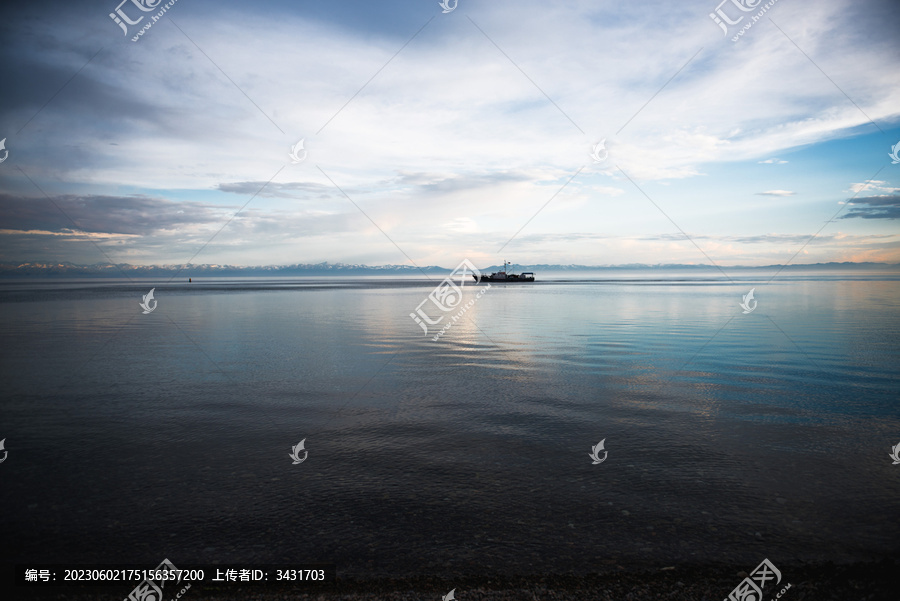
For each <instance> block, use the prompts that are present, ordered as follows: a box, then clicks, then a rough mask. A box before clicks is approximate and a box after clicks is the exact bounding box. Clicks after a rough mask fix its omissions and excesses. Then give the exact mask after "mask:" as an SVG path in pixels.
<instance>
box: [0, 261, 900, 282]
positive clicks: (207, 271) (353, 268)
mask: <svg viewBox="0 0 900 601" xmlns="http://www.w3.org/2000/svg"><path fill="white" fill-rule="evenodd" d="M479 270H480V271H481V272H482V273H492V272H494V271H500V270H502V266H499V265H491V266H487V267H479ZM513 271H514V272H519V271H533V272H535V273H536V274H537V275H538V277H540V276H541V274H544V275H546V274H554V275H561V274H573V275H575V274H584V273H622V272H642V273H654V272H660V273H675V272H686V271H689V272H692V273H705V272H709V273H718V274H723V272H724V273H725V274H727V273H729V272H741V273H757V272H766V273H770V274H774V273H778V272H785V271H790V272H798V271H806V272H829V271H830V272H835V271H840V272H847V273H849V272H868V273H871V272H896V273H900V264H896V263H850V262H844V263H812V264H800V265H763V266H746V265H722V266H715V265H682V264H658V265H646V264H631V265H593V266H591V265H546V264H542V265H518V264H514V265H513ZM452 272H453V270H452V269H449V268H445V267H440V266H435V265H429V266H427V267H421V268H419V267H414V266H411V265H374V266H370V265H348V264H344V263H317V264H296V265H269V266H238V265H218V264H205V265H130V264H127V263H118V264H94V265H75V264H70V263H20V264H11V263H0V278H2V279H11V278H29V279H30V278H47V279H53V278H110V279H121V278H123V277H136V278H175V277H177V278H178V279H179V280H181V279H184V280H187V279H188V278H202V277H207V278H210V277H211V278H223V277H278V278H286V277H351V276H357V277H360V276H385V277H398V276H417V275H418V276H444V275H447V274H450V273H452Z"/></svg>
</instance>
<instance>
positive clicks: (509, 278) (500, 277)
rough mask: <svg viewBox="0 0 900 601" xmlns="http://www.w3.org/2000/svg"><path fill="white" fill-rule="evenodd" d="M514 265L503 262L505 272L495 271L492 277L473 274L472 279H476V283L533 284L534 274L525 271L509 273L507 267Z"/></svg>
mask: <svg viewBox="0 0 900 601" xmlns="http://www.w3.org/2000/svg"><path fill="white" fill-rule="evenodd" d="M508 265H512V263H507V262H506V261H503V271H495V272H494V273H492V274H491V275H480V276H479V275H475V274H472V277H473V278H475V281H476V282H491V283H494V282H510V283H515V282H533V281H534V273H532V272H530V271H524V272H522V273H509V272H508V271H507V266H508Z"/></svg>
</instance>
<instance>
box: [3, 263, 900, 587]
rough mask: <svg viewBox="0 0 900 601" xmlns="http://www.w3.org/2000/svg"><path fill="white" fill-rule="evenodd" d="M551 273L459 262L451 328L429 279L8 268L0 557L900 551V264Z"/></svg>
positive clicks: (751, 556) (364, 566) (545, 567)
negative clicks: (756, 271)
mask: <svg viewBox="0 0 900 601" xmlns="http://www.w3.org/2000/svg"><path fill="white" fill-rule="evenodd" d="M569 277H571V276H569ZM538 278H539V281H538V282H536V283H534V284H520V285H506V286H504V285H498V284H495V285H492V286H491V287H490V289H487V290H485V288H484V287H483V286H482V287H476V286H474V285H468V286H466V287H464V288H463V296H464V302H467V301H473V302H472V304H471V307H470V308H469V309H468V311H467V312H466V313H465V316H464V317H463V318H461V319H460V320H459V321H457V322H456V323H455V324H454V325H453V326H452V327H451V328H450V329H449V330H447V331H446V333H445V334H444V335H443V336H442V337H441V338H440V339H439V340H437V341H435V340H433V336H432V335H428V336H426V335H425V334H423V332H422V330H421V329H420V327H419V326H418V325H416V323H415V322H414V321H413V319H412V318H411V317H410V313H412V312H413V311H414V310H415V309H416V307H417V306H418V305H419V304H420V303H421V302H422V301H423V300H425V299H426V297H427V295H428V294H429V293H430V292H431V290H432V288H433V287H434V285H435V284H436V281H432V282H429V281H426V280H425V279H424V278H421V279H420V280H412V279H409V280H402V281H392V280H389V279H377V278H369V279H334V278H332V279H294V280H262V279H259V280H253V279H248V280H232V281H210V280H207V281H204V282H194V283H191V284H187V283H186V282H185V283H178V284H160V283H159V282H150V281H147V282H125V283H123V282H121V281H116V282H108V281H106V282H99V281H75V282H73V281H67V282H52V281H44V282H31V283H21V282H4V283H0V309H2V314H3V326H2V327H3V330H2V335H3V340H2V349H3V351H2V352H3V361H2V367H0V370H2V372H0V373H2V381H3V389H4V392H3V405H2V415H0V438H5V439H6V450H7V451H8V457H7V459H6V461H4V462H3V463H2V464H0V506H2V507H3V510H2V512H0V529H2V531H3V532H4V536H3V538H4V541H5V544H4V545H3V548H2V550H0V560H2V561H4V562H16V563H19V562H22V561H25V560H28V561H33V562H38V561H45V562H63V561H69V562H72V561H77V562H99V563H127V562H136V563H137V562H140V563H146V564H148V565H149V564H152V565H153V566H155V565H157V564H158V563H159V561H160V560H161V559H162V558H163V557H168V558H169V559H171V560H172V562H173V563H174V564H175V565H181V564H189V563H212V562H256V563H281V562H304V561H305V562H334V563H335V564H336V565H337V568H338V573H339V574H347V575H351V574H352V575H362V576H366V575H371V576H375V575H385V574H392V575H410V574H423V573H432V574H442V575H452V574H473V575H476V574H485V573H494V572H504V573H521V574H534V573H546V572H561V571H570V570H571V571H576V572H586V571H596V570H602V569H605V568H608V567H611V566H612V567H614V566H616V565H623V566H626V567H630V566H644V565H647V566H662V565H672V564H675V563H684V562H691V563H698V564H702V563H713V562H728V563H733V564H734V566H735V569H736V570H737V569H745V570H749V569H751V568H752V567H753V566H755V565H757V564H758V563H759V561H760V560H761V559H762V558H763V557H768V558H769V559H770V560H772V561H773V562H774V563H775V564H776V565H779V564H781V563H792V562H799V561H807V560H810V561H811V560H832V561H838V562H841V561H851V560H859V559H879V558H882V557H884V556H887V555H895V554H896V553H898V551H900V527H898V521H897V516H898V510H900V465H892V461H891V459H890V457H889V456H888V455H889V453H890V451H891V447H892V446H893V445H895V444H898V443H900V381H898V365H900V336H898V333H900V332H898V330H900V300H898V299H900V295H898V292H900V282H898V278H897V277H896V276H885V277H879V276H871V277H869V276H866V277H846V276H826V275H815V274H813V275H805V276H804V275H797V274H792V275H790V276H779V277H778V278H776V279H775V280H774V281H772V282H771V283H766V281H765V279H758V278H757V279H754V278H753V277H747V278H745V280H742V281H736V282H729V281H708V280H703V279H698V278H696V277H694V278H693V279H692V276H686V277H685V278H676V279H670V280H668V281H658V280H657V281H650V280H648V279H647V276H645V275H644V276H636V278H634V279H630V280H629V279H628V278H618V279H619V280H623V279H624V280H625V281H610V280H608V279H607V280H600V279H596V278H595V279H581V280H577V281H549V280H552V278H550V279H549V280H548V279H547V278H545V279H541V274H538ZM641 278H643V279H641ZM154 286H155V288H156V289H155V298H156V300H157V301H158V303H159V304H158V306H157V309H156V310H154V311H153V312H152V313H150V314H147V315H144V314H142V313H141V309H140V307H139V306H138V303H139V302H140V300H141V296H142V295H144V294H146V293H147V292H148V291H149V289H150V288H151V287H154ZM752 287H755V288H756V290H755V299H756V300H757V301H758V303H759V304H758V306H757V308H756V309H755V310H754V311H753V312H751V313H749V314H743V313H742V310H741V307H740V306H739V303H740V302H741V298H742V296H743V295H744V294H746V293H747V292H748V291H749V289H750V288H752ZM482 291H483V294H482V295H481V296H480V297H477V300H476V295H478V293H479V292H482ZM445 321H446V320H445ZM432 334H434V329H433V328H432ZM301 439H305V441H306V442H305V448H306V450H307V451H308V453H309V455H308V459H307V460H306V461H304V462H303V463H300V464H297V465H295V464H294V463H293V461H292V459H291V458H290V457H289V454H290V452H291V447H293V446H294V445H296V444H297V443H298V442H300V440H301ZM601 440H605V451H606V452H607V453H608V455H607V456H606V457H607V458H606V460H605V461H603V462H602V463H600V464H596V465H595V464H594V463H593V461H592V460H591V458H590V457H589V454H590V453H591V449H592V447H593V446H594V445H596V444H597V443H598V442H600V441H601ZM601 457H602V453H601Z"/></svg>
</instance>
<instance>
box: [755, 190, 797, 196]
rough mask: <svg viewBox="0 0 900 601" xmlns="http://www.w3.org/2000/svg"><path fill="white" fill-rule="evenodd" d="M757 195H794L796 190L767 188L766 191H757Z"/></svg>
mask: <svg viewBox="0 0 900 601" xmlns="http://www.w3.org/2000/svg"><path fill="white" fill-rule="evenodd" d="M756 194H757V195H758V196H794V195H795V194H797V193H796V192H791V191H790V190H768V191H766V192H757V193H756Z"/></svg>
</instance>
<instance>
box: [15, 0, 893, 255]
mask: <svg viewBox="0 0 900 601" xmlns="http://www.w3.org/2000/svg"><path fill="white" fill-rule="evenodd" d="M119 1H120V0H108V1H107V0H103V1H97V0H89V1H85V2H78V3H73V2H58V1H47V2H38V3H16V4H15V5H13V4H12V3H5V4H4V5H3V8H0V52H2V53H3V59H4V60H3V61H0V81H2V82H3V83H4V85H3V94H2V96H0V139H3V138H5V143H4V146H5V149H3V150H0V159H2V158H3V157H4V155H5V156H6V158H5V160H3V161H2V162H0V262H4V263H24V262H51V263H55V262H70V263H75V264H94V263H130V264H134V265H151V264H157V265H162V264H184V263H187V262H192V263H195V264H230V265H244V266H252V265H288V264H295V263H319V262H323V261H327V262H332V263H337V262H343V263H362V264H368V265H383V264H407V265H418V266H426V265H441V266H444V267H453V266H455V265H457V264H458V263H460V261H462V260H463V259H469V260H470V261H472V262H473V263H474V264H476V265H484V266H486V265H497V264H499V263H501V262H502V261H503V260H510V261H513V262H514V263H517V264H524V265H527V264H580V265H617V264H631V263H647V264H658V263H663V264H665V263H679V264H712V263H715V264H718V265H747V266H754V265H771V264H786V263H794V264H805V263H820V262H830V261H875V262H886V263H900V237H898V236H900V229H898V225H900V160H898V163H896V164H895V163H894V162H893V161H892V157H891V156H890V155H891V153H892V151H893V150H894V148H895V145H897V144H900V38H898V36H897V30H898V25H900V3H897V2H890V1H882V0H864V1H861V2H860V1H850V0H821V1H817V2H800V1H799V0H769V2H762V1H761V0H726V2H724V3H722V4H717V2H716V1H715V0H709V1H707V0H702V1H701V0H697V1H695V0H691V1H687V2H678V3H674V2H671V1H655V0H651V1H645V2H629V3H625V2H605V1H598V0H590V1H588V0H584V1H582V0H573V1H570V2H555V3H552V4H551V3H547V2H539V1H536V0H534V1H532V0H517V1H510V0H491V1H490V2H488V1H486V0H485V1H479V0H458V2H455V3H454V0H447V4H446V8H447V9H448V10H447V12H444V8H443V7H442V6H441V5H440V4H439V2H438V0H429V1H424V0H417V1H415V2H413V1H385V2H371V1H369V2H356V1H345V2H335V1H317V0H316V1H313V0H300V1H296V0H295V1H287V0H282V1H279V0H258V1H256V2H238V1H232V0H216V1H215V2H213V1H211V0H168V1H167V2H162V1H161V0H126V1H125V2H124V3H122V4H119ZM454 5H455V8H453V7H454ZM164 6H165V7H167V8H166V9H165V12H163V13H162V14H160V11H162V10H163V7H164ZM117 8H118V10H119V11H120V12H119V13H118V16H120V17H121V16H122V15H124V17H125V20H124V21H123V24H122V26H120V25H119V24H117V23H116V22H115V21H114V20H113V18H111V17H110V14H113V15H117V13H116V10H117ZM451 8H452V10H449V9H451ZM142 9H146V10H142ZM717 9H718V12H717ZM760 13H762V14H760ZM711 14H712V15H716V16H717V18H719V20H720V21H721V20H722V18H723V17H724V18H725V20H724V21H723V25H722V27H720V26H719V25H718V24H717V23H716V22H715V20H714V19H713V18H712V17H711V16H710V15H711ZM139 17H140V20H138V19H139ZM153 17H157V19H156V21H153ZM754 17H758V18H757V19H756V21H753V19H754ZM739 18H740V20H739ZM120 20H122V19H121V18H120ZM126 21H132V22H136V23H135V24H133V25H132V24H127V22H126ZM728 21H730V22H736V23H735V24H733V25H728V24H727V22H728ZM148 24H149V25H150V27H147V25H148ZM748 24H749V25H750V27H749V28H748V27H747V25H748ZM723 27H724V28H725V30H726V31H723ZM742 28H743V29H742ZM140 31H143V33H142V34H141V35H140V36H138V35H137V34H138V32H140ZM741 31H742V33H740V35H739V32H741ZM301 141H302V149H301V148H300V147H299V146H298V143H299V142H301ZM896 149H897V153H898V154H900V146H897V147H896ZM7 152H8V154H6V153H7ZM292 152H293V153H294V154H293V155H292V154H291V153H292Z"/></svg>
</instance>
